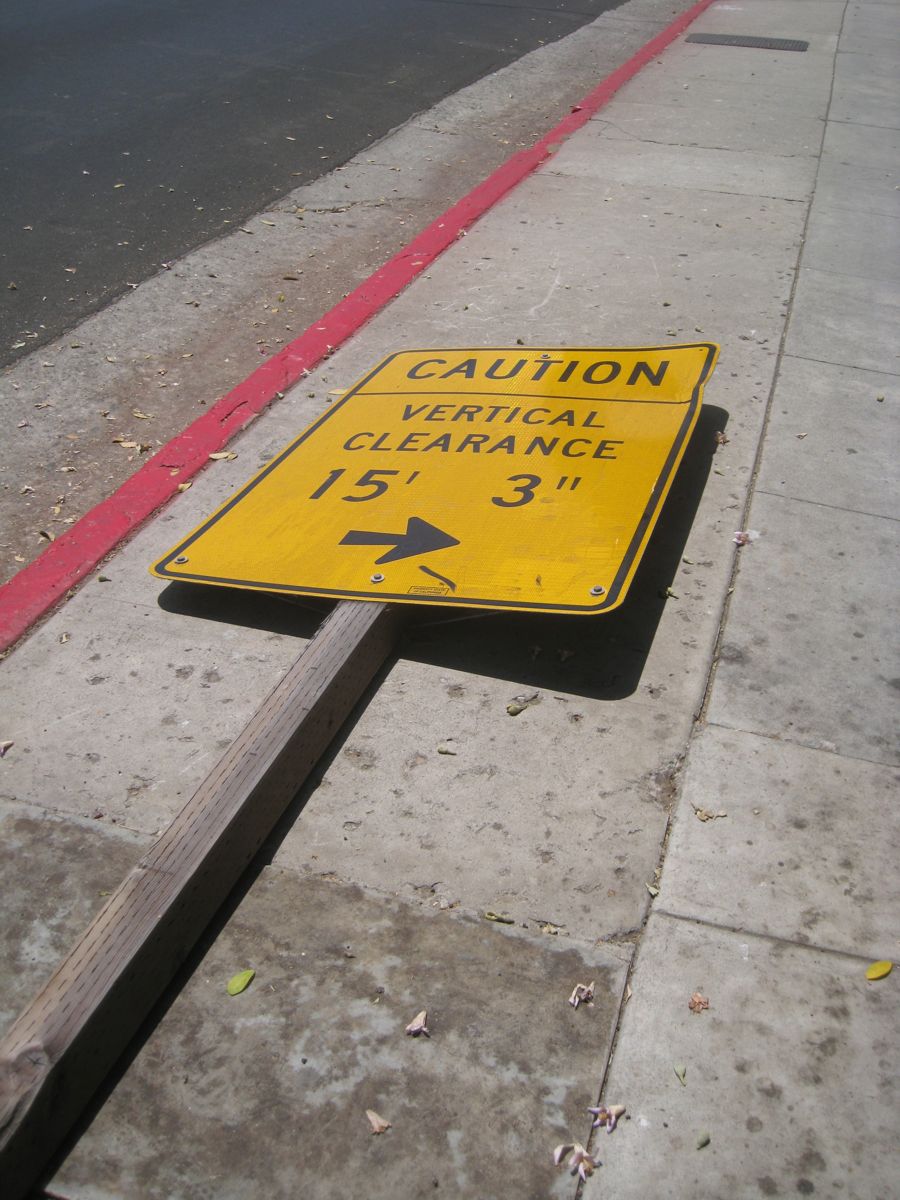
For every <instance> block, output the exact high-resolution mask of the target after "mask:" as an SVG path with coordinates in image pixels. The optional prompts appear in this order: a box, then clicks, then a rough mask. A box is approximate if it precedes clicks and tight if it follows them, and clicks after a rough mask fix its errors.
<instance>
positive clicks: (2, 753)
mask: <svg viewBox="0 0 900 1200" xmlns="http://www.w3.org/2000/svg"><path fill="white" fill-rule="evenodd" d="M15 744H16V743H15V742H0V758H5V757H6V755H7V753H8V751H10V750H12V748H13V746H14V745H15Z"/></svg>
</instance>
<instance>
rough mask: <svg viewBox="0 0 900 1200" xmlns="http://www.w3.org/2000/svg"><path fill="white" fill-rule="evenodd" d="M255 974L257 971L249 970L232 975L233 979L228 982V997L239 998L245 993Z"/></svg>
mask: <svg viewBox="0 0 900 1200" xmlns="http://www.w3.org/2000/svg"><path fill="white" fill-rule="evenodd" d="M255 974H256V972H255V971H253V970H249V971H238V973H237V975H232V977H231V978H230V979H229V980H228V986H227V987H226V989H225V990H226V991H227V992H228V995H229V996H239V995H240V994H241V992H243V991H245V990H246V989H247V988H248V987H249V986H250V984H251V983H252V982H253V977H254V975H255Z"/></svg>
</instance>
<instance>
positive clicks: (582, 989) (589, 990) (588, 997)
mask: <svg viewBox="0 0 900 1200" xmlns="http://www.w3.org/2000/svg"><path fill="white" fill-rule="evenodd" d="M569 1003H570V1004H571V1005H572V1007H573V1008H577V1007H578V1005H579V1004H593V1003H594V980H593V979H592V980H591V982H590V983H576V984H575V986H574V987H573V988H572V995H571V996H570V997H569Z"/></svg>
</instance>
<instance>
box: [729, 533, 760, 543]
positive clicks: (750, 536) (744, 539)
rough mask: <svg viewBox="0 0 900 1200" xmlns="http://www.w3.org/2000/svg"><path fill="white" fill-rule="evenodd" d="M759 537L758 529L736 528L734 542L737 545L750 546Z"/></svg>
mask: <svg viewBox="0 0 900 1200" xmlns="http://www.w3.org/2000/svg"><path fill="white" fill-rule="evenodd" d="M758 537H759V530H758V529H736V530H735V531H734V544H735V545H736V546H749V545H750V543H751V542H755V541H756V539H757V538H758Z"/></svg>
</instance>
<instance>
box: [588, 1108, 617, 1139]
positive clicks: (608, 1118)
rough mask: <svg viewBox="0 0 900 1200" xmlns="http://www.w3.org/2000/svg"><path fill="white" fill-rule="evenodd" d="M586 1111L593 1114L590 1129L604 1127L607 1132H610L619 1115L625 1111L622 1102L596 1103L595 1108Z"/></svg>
mask: <svg viewBox="0 0 900 1200" xmlns="http://www.w3.org/2000/svg"><path fill="white" fill-rule="evenodd" d="M588 1112H589V1113H590V1114H591V1115H592V1116H593V1118H594V1121H593V1124H592V1125H591V1129H600V1128H602V1127H604V1126H605V1127H606V1132H607V1133H612V1131H613V1130H614V1129H615V1127H616V1125H617V1124H618V1123H619V1117H621V1116H623V1114H624V1112H625V1105H624V1104H610V1105H606V1104H598V1105H597V1107H596V1108H589V1109H588Z"/></svg>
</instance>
